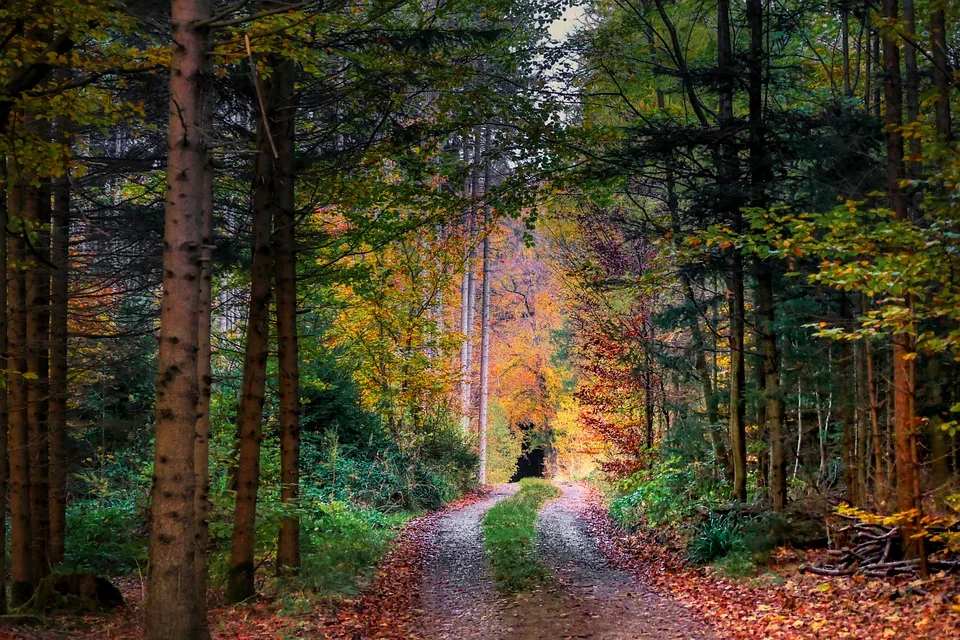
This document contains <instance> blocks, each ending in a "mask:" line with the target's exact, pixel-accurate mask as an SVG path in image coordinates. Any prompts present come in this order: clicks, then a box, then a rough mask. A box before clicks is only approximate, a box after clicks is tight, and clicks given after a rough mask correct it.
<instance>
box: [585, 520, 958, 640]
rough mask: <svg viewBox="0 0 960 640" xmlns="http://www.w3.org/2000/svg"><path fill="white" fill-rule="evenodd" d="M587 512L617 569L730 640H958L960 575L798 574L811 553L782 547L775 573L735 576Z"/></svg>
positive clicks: (667, 544) (597, 535)
mask: <svg viewBox="0 0 960 640" xmlns="http://www.w3.org/2000/svg"><path fill="white" fill-rule="evenodd" d="M587 517H588V519H589V521H590V526H591V529H592V530H593V533H594V535H595V536H596V537H597V542H598V544H599V546H600V548H601V550H602V551H603V552H604V554H606V555H607V557H608V558H610V560H611V561H612V562H614V564H616V565H617V566H619V567H621V568H623V569H626V570H628V571H630V572H632V573H634V574H635V575H637V576H639V577H641V578H642V579H643V580H645V581H646V582H647V583H649V584H650V586H651V587H653V588H654V589H656V590H658V591H660V592H661V593H663V594H668V595H671V596H673V597H674V598H676V599H677V600H678V601H679V602H680V603H681V604H683V605H684V606H685V607H687V608H688V609H690V610H691V611H692V612H693V613H694V614H695V615H697V616H698V617H699V618H701V619H702V620H704V621H706V622H707V623H709V624H711V625H712V626H713V627H714V628H715V629H716V631H717V633H718V635H719V636H720V637H722V638H725V639H727V640H741V639H750V640H760V639H761V638H762V639H765V640H767V639H769V640H773V639H789V640H808V639H809V640H813V639H827V638H830V639H833V638H849V639H851V640H860V639H863V640H867V639H869V640H878V639H883V638H892V639H894V640H947V639H954V638H960V577H958V576H955V575H954V576H946V575H939V576H934V577H933V578H931V579H930V580H928V581H924V582H923V583H922V584H921V583H919V582H918V581H911V580H910V579H905V578H901V579H897V580H894V579H890V580H871V579H864V578H862V577H861V576H854V577H836V578H834V577H829V578H828V577H820V576H813V575H803V574H800V573H799V572H798V571H797V566H798V564H800V563H801V562H808V563H809V562H812V561H815V560H816V558H815V556H816V554H815V553H813V552H810V553H806V554H802V553H799V552H795V551H789V550H783V551H781V552H780V553H779V554H778V555H777V556H776V557H775V559H774V560H775V563H774V565H773V566H772V567H771V572H770V573H769V574H766V575H764V576H761V577H758V578H755V579H730V578H726V577H724V576H722V575H719V574H718V573H717V572H716V571H715V570H712V569H709V568H706V569H703V568H694V567H690V566H687V565H686V564H685V563H684V561H683V558H682V554H681V552H680V551H679V549H677V548H676V547H675V546H674V547H671V546H670V545H669V543H666V544H665V543H664V542H663V541H661V542H657V541H656V540H654V539H653V536H651V535H641V534H631V533H628V532H626V531H624V530H623V529H621V528H620V527H618V526H617V525H616V524H615V523H614V522H613V521H611V519H610V518H609V516H608V515H607V512H606V509H605V507H604V506H603V505H602V504H601V503H599V502H594V504H592V505H591V507H590V509H589V513H588V514H587Z"/></svg>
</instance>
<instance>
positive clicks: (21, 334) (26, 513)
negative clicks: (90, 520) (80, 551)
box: [7, 170, 33, 607]
mask: <svg viewBox="0 0 960 640" xmlns="http://www.w3.org/2000/svg"><path fill="white" fill-rule="evenodd" d="M10 176H11V180H9V181H8V184H11V185H12V187H11V188H10V194H9V200H8V202H9V206H8V208H7V218H8V222H9V228H10V233H9V235H8V237H7V247H8V248H7V251H8V261H7V265H8V267H9V269H8V277H7V305H8V321H7V322H8V325H7V332H8V333H7V335H8V341H7V349H8V354H9V357H8V361H7V362H8V369H7V370H8V371H9V372H10V373H9V377H8V380H9V382H8V396H7V397H8V400H7V402H8V410H9V413H8V433H7V449H8V452H9V462H8V466H9V474H10V480H9V489H8V499H9V501H10V545H11V546H10V605H11V606H12V607H17V606H20V605H22V604H24V603H25V602H27V600H29V599H30V596H31V594H32V593H33V571H32V563H31V559H32V556H31V540H32V537H33V536H32V533H31V531H30V529H31V521H30V454H29V452H28V450H27V449H28V443H29V441H30V440H29V437H30V434H29V431H28V427H27V378H26V374H27V290H26V276H25V274H24V270H23V264H24V260H25V258H26V243H25V242H24V239H23V208H24V199H25V196H26V193H25V191H26V190H25V188H24V187H23V185H22V182H20V181H19V177H18V176H17V175H16V171H15V170H11V172H10Z"/></svg>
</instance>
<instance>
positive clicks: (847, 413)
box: [838, 291, 861, 505]
mask: <svg viewBox="0 0 960 640" xmlns="http://www.w3.org/2000/svg"><path fill="white" fill-rule="evenodd" d="M840 318H841V321H842V322H844V324H849V323H850V322H852V320H853V314H852V311H851V309H850V302H849V300H848V299H847V294H846V292H844V291H841V292H840ZM852 364H853V349H852V348H851V346H850V343H849V342H848V341H846V340H844V341H841V342H840V361H839V362H838V365H839V366H838V370H839V371H838V375H839V376H840V386H839V395H840V407H839V409H840V410H839V417H840V428H841V429H842V431H841V433H840V439H841V442H842V444H843V480H844V486H845V488H846V498H847V501H848V502H849V503H850V504H852V505H859V504H860V503H861V496H860V487H859V483H858V482H857V432H856V424H855V409H856V408H855V406H854V387H853V383H854V379H853V367H852Z"/></svg>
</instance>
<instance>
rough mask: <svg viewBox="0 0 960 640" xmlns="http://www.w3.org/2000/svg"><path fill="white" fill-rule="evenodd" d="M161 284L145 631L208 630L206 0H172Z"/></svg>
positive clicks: (157, 638) (200, 633)
mask: <svg viewBox="0 0 960 640" xmlns="http://www.w3.org/2000/svg"><path fill="white" fill-rule="evenodd" d="M170 17H171V23H172V27H173V41H174V45H173V47H172V57H171V60H170V108H169V129H168V134H167V135H168V149H167V202H166V212H165V222H164V239H163V290H162V291H163V293H162V298H161V304H160V309H161V310H160V314H161V315H160V350H159V353H158V357H157V361H158V362H157V401H156V418H155V420H156V451H155V457H154V471H153V488H152V490H151V496H150V497H151V506H150V510H151V511H150V516H151V527H150V565H149V567H150V569H149V574H148V577H147V601H146V605H145V610H144V618H145V620H144V622H145V624H144V633H145V637H146V638H147V640H162V639H165V638H183V639H184V640H193V639H195V638H202V637H204V630H205V628H206V627H205V624H204V622H203V620H202V619H201V615H202V614H204V613H205V612H203V611H201V608H200V607H198V606H197V602H196V600H197V592H198V587H197V580H198V576H197V574H196V564H195V563H196V553H197V547H196V539H195V536H196V531H197V527H196V514H195V501H196V491H195V488H196V475H195V473H196V471H195V462H194V460H195V446H194V444H195V440H196V426H197V402H198V398H199V384H198V380H197V370H198V357H197V353H198V347H199V343H198V340H199V335H198V334H199V324H200V323H199V316H200V286H199V282H200V265H201V251H202V238H201V218H202V216H203V207H204V194H203V190H204V188H205V185H207V184H209V183H208V181H207V178H206V177H205V174H206V173H207V171H208V170H209V165H208V157H207V146H206V141H205V140H204V132H203V125H204V119H205V118H204V114H205V112H206V109H205V107H204V102H205V100H207V99H209V96H208V95H207V92H206V90H205V89H206V84H207V82H208V78H207V71H208V69H209V66H208V64H207V55H208V54H209V51H210V33H209V28H208V27H206V26H203V24H204V21H206V20H208V19H209V18H210V3H209V0H173V2H172V10H171V16H170Z"/></svg>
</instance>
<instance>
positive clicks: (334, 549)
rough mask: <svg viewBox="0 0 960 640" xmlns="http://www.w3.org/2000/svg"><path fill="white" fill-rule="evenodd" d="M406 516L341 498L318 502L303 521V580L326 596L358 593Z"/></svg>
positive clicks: (301, 570)
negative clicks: (354, 503) (377, 509)
mask: <svg viewBox="0 0 960 640" xmlns="http://www.w3.org/2000/svg"><path fill="white" fill-rule="evenodd" d="M407 518H409V514H393V515H385V514H383V513H381V512H378V511H374V510H368V509H357V508H354V507H351V506H350V505H348V504H345V503H343V502H332V503H329V504H322V505H316V506H315V507H314V508H313V509H312V514H311V515H310V516H309V517H307V518H305V519H304V520H303V521H302V522H301V526H302V531H303V535H302V537H301V545H302V546H301V556H302V558H303V560H302V565H301V568H300V575H299V581H300V583H301V585H302V586H304V587H306V588H308V589H312V590H314V591H316V592H319V593H322V594H324V595H334V594H337V595H341V594H352V593H354V592H355V591H356V589H357V586H358V585H361V584H363V583H364V582H366V580H367V579H368V578H369V577H370V575H371V574H372V573H373V569H374V567H375V566H376V564H377V562H379V561H380V559H381V558H382V557H383V554H384V553H386V551H387V549H388V548H389V546H390V542H391V541H392V540H393V538H394V537H395V536H396V534H397V532H398V531H399V528H400V525H402V524H403V523H404V522H405V521H406V520H407Z"/></svg>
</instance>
